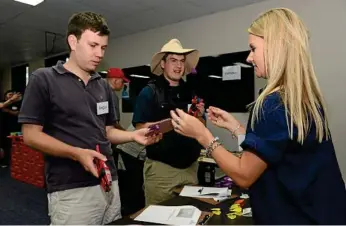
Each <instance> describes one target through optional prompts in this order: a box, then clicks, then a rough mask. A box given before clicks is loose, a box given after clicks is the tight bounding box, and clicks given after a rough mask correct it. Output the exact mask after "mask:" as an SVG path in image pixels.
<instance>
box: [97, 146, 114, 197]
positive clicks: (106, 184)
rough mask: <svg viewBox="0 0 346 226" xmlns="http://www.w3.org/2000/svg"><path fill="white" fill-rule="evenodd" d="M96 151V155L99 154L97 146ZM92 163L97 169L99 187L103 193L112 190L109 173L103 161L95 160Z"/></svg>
mask: <svg viewBox="0 0 346 226" xmlns="http://www.w3.org/2000/svg"><path fill="white" fill-rule="evenodd" d="M96 151H97V152H98V153H101V152H100V146H99V145H96ZM94 161H95V164H96V167H97V172H98V174H99V179H100V185H101V187H102V189H103V190H104V191H105V192H109V191H110V190H111V188H112V175H111V172H110V170H109V168H108V166H107V164H106V163H105V161H102V160H101V159H97V158H96V159H95V160H94Z"/></svg>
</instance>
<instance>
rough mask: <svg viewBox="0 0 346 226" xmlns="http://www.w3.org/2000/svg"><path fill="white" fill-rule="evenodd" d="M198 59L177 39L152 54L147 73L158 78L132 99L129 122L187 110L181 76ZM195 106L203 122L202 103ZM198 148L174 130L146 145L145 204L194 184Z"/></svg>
mask: <svg viewBox="0 0 346 226" xmlns="http://www.w3.org/2000/svg"><path fill="white" fill-rule="evenodd" d="M198 60H199V52H198V51H197V50H194V49H184V48H183V47H182V46H181V43H180V42H179V40H177V39H172V40H171V41H169V42H168V43H167V44H165V45H164V46H163V47H162V49H161V51H160V52H158V53H156V54H155V55H154V56H153V59H152V62H151V65H150V66H151V72H152V73H153V74H156V75H158V77H157V78H156V80H155V81H152V82H150V85H148V86H146V87H144V88H143V89H142V91H141V92H140V94H139V95H138V97H137V98H136V105H135V110H134V115H133V120H132V124H133V125H134V126H135V127H136V128H137V129H139V128H145V127H147V126H149V125H152V124H153V123H154V122H157V121H160V120H162V119H166V118H170V111H171V110H174V109H176V108H180V109H185V110H187V108H188V105H189V104H191V101H192V98H193V97H194V94H193V91H192V90H190V89H189V88H188V86H187V85H186V84H185V82H184V80H183V79H182V77H183V76H184V75H187V74H189V73H191V71H192V69H193V68H195V67H196V65H197V62H198ZM197 107H198V108H199V110H200V114H199V115H198V118H199V119H200V120H201V121H203V122H205V120H204V119H203V113H204V105H203V104H201V105H198V106H197ZM201 148H202V147H201V146H200V145H199V144H198V142H196V141H195V140H193V139H191V138H188V137H184V136H181V135H179V134H178V133H176V132H175V131H170V132H168V133H166V134H164V135H163V139H162V140H161V141H160V142H158V143H157V144H153V145H150V146H148V147H147V148H146V151H147V159H146V161H145V163H144V169H143V171H144V193H145V202H146V204H147V205H149V204H157V203H159V202H162V201H165V200H167V199H169V198H171V197H173V196H174V194H173V190H174V188H175V187H177V186H181V185H186V184H197V170H198V163H197V159H198V157H199V155H200V152H201Z"/></svg>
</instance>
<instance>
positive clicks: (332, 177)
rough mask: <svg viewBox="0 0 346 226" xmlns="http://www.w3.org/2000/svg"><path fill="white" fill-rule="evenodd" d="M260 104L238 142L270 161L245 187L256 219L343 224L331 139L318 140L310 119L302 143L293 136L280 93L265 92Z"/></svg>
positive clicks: (344, 208)
mask: <svg viewBox="0 0 346 226" xmlns="http://www.w3.org/2000/svg"><path fill="white" fill-rule="evenodd" d="M262 110H263V111H262V113H261V117H260V119H259V120H258V121H257V122H256V124H255V127H254V130H252V129H251V116H250V120H249V123H248V128H247V132H246V137H245V140H244V142H243V143H242V145H241V146H242V148H243V149H244V150H246V151H251V152H253V153H254V154H256V155H257V156H258V157H260V158H261V159H262V160H263V161H265V162H266V163H267V164H268V167H267V169H266V170H265V171H264V172H263V174H262V175H261V176H260V177H259V178H258V180H257V181H256V182H255V183H254V184H253V185H252V186H251V187H250V188H249V193H250V200H251V206H252V211H253V219H254V222H255V223H256V224H346V191H345V184H344V181H343V179H342V176H341V172H340V169H339V165H338V162H337V159H336V155H335V150H334V146H333V142H332V140H331V139H329V140H324V141H323V142H322V143H319V142H318V140H317V139H316V136H315V135H316V128H315V126H314V125H312V126H311V130H310V132H309V134H308V136H307V138H306V139H305V140H304V143H303V145H301V144H299V143H298V142H297V141H296V140H291V139H290V138H289V134H288V127H287V120H286V117H285V108H284V105H283V103H282V102H281V98H280V95H279V93H273V94H271V95H269V96H268V97H267V98H266V99H265V101H264V103H263V107H262ZM296 134H297V130H296V128H295V131H294V135H295V136H294V137H296Z"/></svg>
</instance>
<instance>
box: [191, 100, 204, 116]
mask: <svg viewBox="0 0 346 226" xmlns="http://www.w3.org/2000/svg"><path fill="white" fill-rule="evenodd" d="M201 103H203V99H201V98H199V97H197V96H195V97H194V98H193V99H192V101H191V107H190V108H189V111H188V114H189V115H193V116H195V117H197V116H198V113H200V111H199V109H198V108H197V105H198V104H201Z"/></svg>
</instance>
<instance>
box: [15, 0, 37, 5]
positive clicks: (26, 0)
mask: <svg viewBox="0 0 346 226" xmlns="http://www.w3.org/2000/svg"><path fill="white" fill-rule="evenodd" d="M14 1H15V2H21V3H24V4H28V5H32V6H36V5H38V4H40V3H41V2H43V1H44V0H14Z"/></svg>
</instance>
